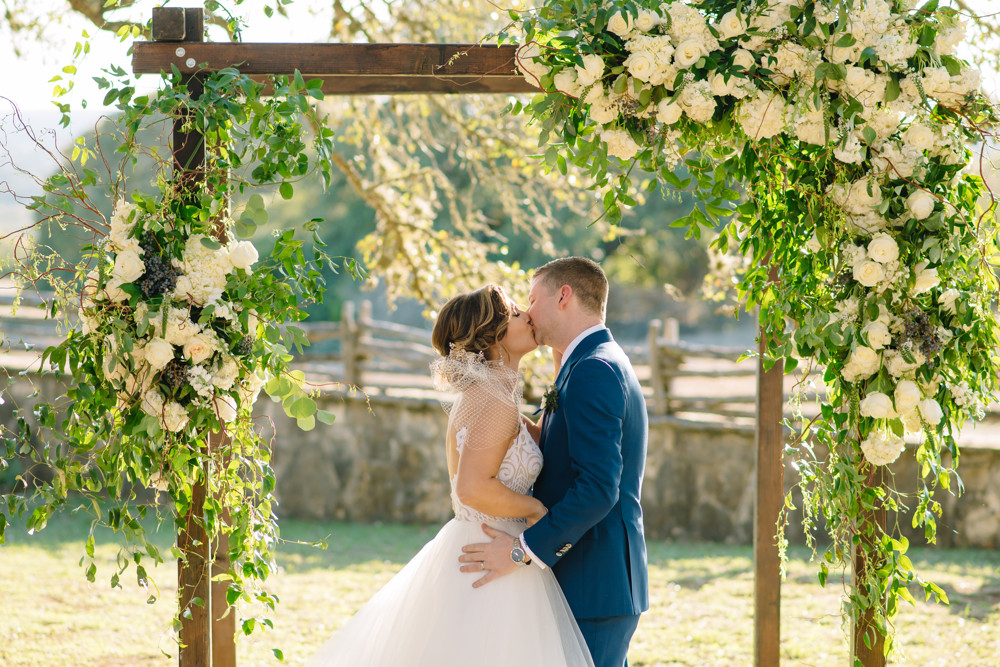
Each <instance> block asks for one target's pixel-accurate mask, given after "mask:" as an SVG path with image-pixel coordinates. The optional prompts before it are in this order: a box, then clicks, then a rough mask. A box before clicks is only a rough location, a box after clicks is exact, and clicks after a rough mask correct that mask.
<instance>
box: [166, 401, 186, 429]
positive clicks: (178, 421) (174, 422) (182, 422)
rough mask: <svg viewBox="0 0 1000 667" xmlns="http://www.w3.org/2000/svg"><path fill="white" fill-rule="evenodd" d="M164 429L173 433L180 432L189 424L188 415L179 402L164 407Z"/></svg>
mask: <svg viewBox="0 0 1000 667" xmlns="http://www.w3.org/2000/svg"><path fill="white" fill-rule="evenodd" d="M161 422H162V424H163V428H165V429H167V430H168V431H170V432H171V433H176V432H177V431H180V430H181V429H183V428H184V427H185V426H187V423H188V413H187V410H185V409H184V406H183V405H181V404H180V403H178V402H177V401H170V402H169V403H167V404H166V405H164V406H163V417H162V419H161Z"/></svg>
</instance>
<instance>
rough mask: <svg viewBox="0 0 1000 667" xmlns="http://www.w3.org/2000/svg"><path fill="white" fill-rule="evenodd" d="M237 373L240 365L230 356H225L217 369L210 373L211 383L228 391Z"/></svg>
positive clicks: (237, 375)
mask: <svg viewBox="0 0 1000 667" xmlns="http://www.w3.org/2000/svg"><path fill="white" fill-rule="evenodd" d="M239 374H240V367H239V364H237V363H236V360H235V359H233V358H232V357H226V359H225V361H223V362H222V365H221V366H219V369H218V370H217V371H215V372H214V373H212V376H211V383H212V384H213V385H215V386H216V387H218V388H219V389H222V390H223V391H228V390H229V389H232V387H233V384H235V382H236V379H237V378H238V377H239Z"/></svg>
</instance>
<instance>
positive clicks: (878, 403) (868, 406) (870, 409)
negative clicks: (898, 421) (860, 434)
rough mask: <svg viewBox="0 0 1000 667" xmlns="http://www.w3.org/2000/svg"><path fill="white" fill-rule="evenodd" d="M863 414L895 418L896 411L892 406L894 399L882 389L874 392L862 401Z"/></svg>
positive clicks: (879, 417)
mask: <svg viewBox="0 0 1000 667" xmlns="http://www.w3.org/2000/svg"><path fill="white" fill-rule="evenodd" d="M860 408H861V414H862V415H863V416H865V417H873V418H875V419H893V418H895V416H896V411H895V410H894V409H893V407H892V399H890V398H889V397H888V396H886V395H885V394H883V393H882V392H880V391H876V392H872V393H870V394H868V395H867V396H865V397H864V399H862V401H861V405H860Z"/></svg>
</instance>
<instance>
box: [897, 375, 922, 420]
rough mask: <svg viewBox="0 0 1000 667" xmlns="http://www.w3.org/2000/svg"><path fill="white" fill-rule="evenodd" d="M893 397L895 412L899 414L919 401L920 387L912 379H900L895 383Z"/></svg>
mask: <svg viewBox="0 0 1000 667" xmlns="http://www.w3.org/2000/svg"><path fill="white" fill-rule="evenodd" d="M893 398H895V399H896V411H897V412H899V413H901V414H902V413H906V412H909V411H910V410H912V409H913V408H915V407H917V403H919V402H920V388H919V387H917V383H916V382H913V381H912V380H900V381H899V384H897V385H896V391H895V392H893Z"/></svg>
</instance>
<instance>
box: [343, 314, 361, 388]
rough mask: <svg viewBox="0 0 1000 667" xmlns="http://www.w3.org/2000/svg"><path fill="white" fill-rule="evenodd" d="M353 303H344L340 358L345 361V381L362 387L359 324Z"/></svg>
mask: <svg viewBox="0 0 1000 667" xmlns="http://www.w3.org/2000/svg"><path fill="white" fill-rule="evenodd" d="M354 309H355V304H354V302H353V301H346V302H344V309H343V311H341V313H340V356H341V357H343V359H344V380H345V381H346V382H347V383H349V384H351V385H354V386H355V387H360V386H361V374H360V372H359V371H358V324H357V320H356V318H355V316H354Z"/></svg>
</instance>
